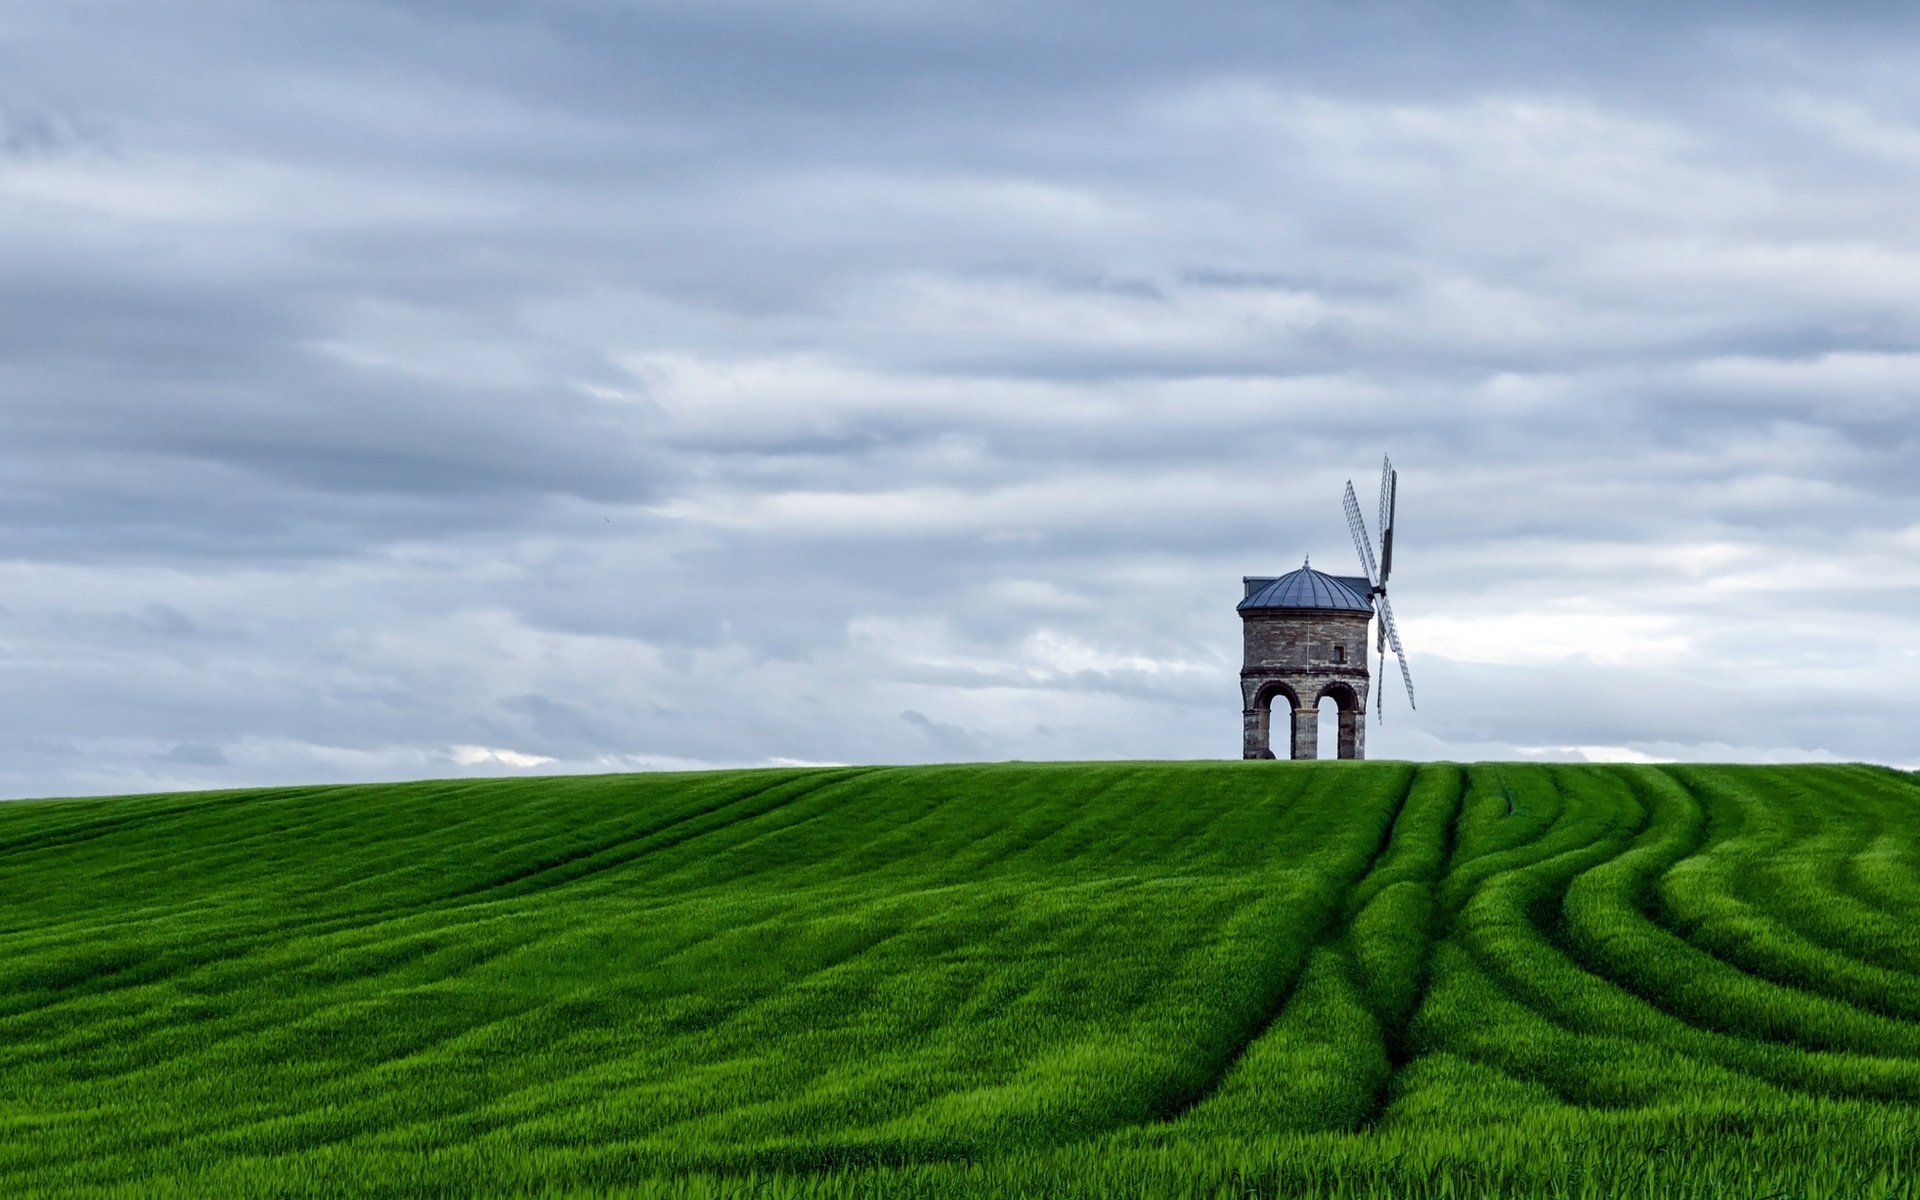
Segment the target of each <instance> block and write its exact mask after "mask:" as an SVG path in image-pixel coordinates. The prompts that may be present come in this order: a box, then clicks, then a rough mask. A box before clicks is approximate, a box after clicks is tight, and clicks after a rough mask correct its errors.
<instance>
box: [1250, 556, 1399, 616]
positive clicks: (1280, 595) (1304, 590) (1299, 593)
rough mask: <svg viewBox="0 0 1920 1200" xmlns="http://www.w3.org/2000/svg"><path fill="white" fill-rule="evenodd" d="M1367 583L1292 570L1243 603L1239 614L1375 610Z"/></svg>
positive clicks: (1336, 576)
mask: <svg viewBox="0 0 1920 1200" xmlns="http://www.w3.org/2000/svg"><path fill="white" fill-rule="evenodd" d="M1369 591H1371V588H1370V587H1369V586H1368V584H1367V581H1366V580H1364V579H1359V578H1348V577H1343V576H1338V575H1328V574H1326V573H1325V572H1323V571H1316V570H1314V569H1313V568H1312V567H1301V568H1300V569H1299V570H1298V571H1289V572H1287V573H1286V574H1285V575H1282V576H1281V577H1280V578H1278V579H1276V580H1274V581H1273V582H1271V583H1269V584H1267V585H1266V586H1265V587H1263V588H1260V589H1259V590H1258V591H1255V592H1254V593H1252V594H1251V595H1249V596H1248V597H1247V598H1246V599H1245V600H1242V601H1241V602H1240V605H1239V611H1241V612H1246V611H1247V610H1248V609H1251V608H1326V609H1333V610H1335V611H1339V612H1363V613H1370V612H1372V611H1373V602H1372V600H1371V598H1370V597H1369V595H1368V592H1369Z"/></svg>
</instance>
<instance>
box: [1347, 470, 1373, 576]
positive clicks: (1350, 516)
mask: <svg viewBox="0 0 1920 1200" xmlns="http://www.w3.org/2000/svg"><path fill="white" fill-rule="evenodd" d="M1347 528H1348V529H1349V530H1350V531H1352V533H1353V548H1354V549H1355V550H1356V551H1358V552H1359V554H1360V565H1361V566H1362V567H1364V568H1366V572H1367V582H1368V583H1370V584H1372V585H1373V586H1374V587H1375V588H1378V587H1379V586H1380V567H1379V564H1377V563H1375V562H1374V561H1373V543H1372V542H1371V541H1370V540H1368V538H1367V521H1366V518H1365V517H1362V516H1361V515H1360V500H1359V498H1358V497H1356V496H1355V495H1354V494H1353V481H1352V480H1351V479H1349V480H1348V481H1347Z"/></svg>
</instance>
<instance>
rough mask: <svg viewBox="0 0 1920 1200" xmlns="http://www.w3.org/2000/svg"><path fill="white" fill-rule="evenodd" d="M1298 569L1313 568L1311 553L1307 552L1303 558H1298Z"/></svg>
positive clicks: (1307, 569)
mask: <svg viewBox="0 0 1920 1200" xmlns="http://www.w3.org/2000/svg"><path fill="white" fill-rule="evenodd" d="M1300 569H1301V570H1302V571H1311V570H1313V555H1311V554H1309V555H1307V556H1306V557H1305V558H1303V559H1301V560H1300Z"/></svg>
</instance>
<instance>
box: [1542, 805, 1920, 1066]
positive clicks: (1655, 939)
mask: <svg viewBox="0 0 1920 1200" xmlns="http://www.w3.org/2000/svg"><path fill="white" fill-rule="evenodd" d="M1624 777H1625V779H1626V781H1627V783H1628V785H1629V786H1631V787H1633V788H1635V790H1636V791H1637V792H1639V794H1640V795H1641V797H1642V799H1643V800H1644V801H1645V803H1647V805H1648V807H1649V809H1650V810H1651V811H1652V812H1653V814H1654V826H1653V828H1654V830H1658V831H1660V832H1659V835H1658V836H1655V837H1652V838H1651V839H1650V840H1647V841H1645V842H1643V843H1642V844H1640V845H1637V846H1635V847H1634V848H1632V849H1631V850H1629V851H1627V852H1626V853H1624V854H1622V855H1621V856H1620V857H1619V858H1617V859H1615V860H1613V861H1612V862H1610V863H1606V864H1603V865H1601V866H1599V867H1596V868H1594V869H1593V870H1591V871H1589V872H1587V873H1586V874H1585V875H1583V876H1582V877H1581V878H1579V879H1577V880H1575V881H1573V883H1572V884H1571V885H1570V886H1569V887H1568V889H1567V893H1566V898H1565V901H1564V903H1563V906H1562V909H1561V922H1560V934H1561V937H1562V939H1563V941H1564V942H1565V943H1566V945H1567V947H1568V949H1569V951H1570V952H1571V953H1573V954H1574V955H1575V956H1576V958H1577V959H1578V960H1579V961H1580V962H1581V964H1582V965H1583V966H1585V967H1586V968H1587V969H1589V970H1591V971H1593V972H1594V973H1596V974H1602V975H1605V976H1607V977H1608V978H1610V979H1611V980H1613V981H1614V982H1615V983H1616V984H1617V985H1619V986H1620V987H1622V988H1624V989H1626V990H1628V991H1631V992H1633V993H1635V994H1636V995H1639V996H1641V997H1642V998H1643V999H1645V1000H1646V1001H1647V1002H1648V1003H1650V1004H1653V1005H1655V1006H1657V1007H1659V1008H1661V1009H1663V1010H1665V1011H1667V1012H1669V1013H1671V1014H1672V1015H1674V1016H1676V1017H1678V1018H1680V1019H1681V1020H1684V1021H1686V1022H1688V1023H1689V1024H1692V1025H1695V1026H1697V1027H1699V1028H1702V1029H1708V1030H1713V1031H1715V1032H1719V1033H1727V1034H1732V1035H1735V1036H1738V1037H1744V1038H1748V1039H1752V1040H1755V1041H1760V1042H1774V1043H1789V1044H1793V1045H1797V1046H1800V1047H1803V1048H1805V1049H1809V1050H1817V1051H1828V1052H1838V1053H1851V1054H1861V1055H1868V1056H1873V1057H1885V1056H1887V1054H1888V1052H1889V1051H1891V1052H1893V1054H1895V1055H1897V1056H1900V1057H1920V1027H1916V1026H1913V1025H1910V1024H1907V1023H1904V1022H1900V1021H1894V1020H1888V1019H1886V1018H1884V1017H1880V1016H1877V1015H1875V1014H1871V1013H1863V1012H1861V1011H1859V1010H1857V1009H1855V1008H1852V1007H1851V1006H1849V1005H1846V1004H1844V1003H1841V1002H1839V1001H1835V1000H1831V999H1827V998H1825V997H1821V996H1816V995H1812V994H1810V993H1807V992H1803V991H1798V990H1796V989H1792V988H1785V987H1781V986H1779V985H1777V984H1774V983H1771V982H1769V981H1767V980H1764V979H1761V978H1758V977H1756V976H1753V975H1749V974H1747V973H1746V972H1743V971H1741V970H1740V969H1739V968H1738V967H1736V966H1734V965H1732V964H1730V963H1728V962H1725V961H1722V960H1720V959H1717V958H1714V957H1712V956H1711V955H1709V954H1707V953H1705V952H1704V951H1702V950H1700V949H1699V948H1697V947H1695V946H1692V945H1690V944H1689V943H1687V942H1685V941H1683V940H1681V939H1680V938H1678V937H1676V936H1674V935H1673V934H1671V933H1669V932H1667V931H1666V930H1663V929H1661V928H1660V927H1659V926H1657V925H1655V924H1654V923H1653V922H1652V921H1651V920H1649V919H1648V917H1647V915H1646V911H1645V908H1646V905H1647V904H1648V902H1649V900H1650V897H1651V895H1652V891H1653V887H1654V884H1655V881H1656V880H1657V879H1658V878H1659V877H1660V875H1661V874H1663V873H1664V872H1665V871H1667V870H1668V869H1669V868H1671V867H1672V866H1673V865H1675V864H1676V863H1679V862H1681V861H1682V860H1685V859H1688V858H1691V857H1693V856H1694V855H1695V854H1697V853H1699V852H1700V850H1701V847H1702V846H1703V845H1704V844H1705V840H1706V837H1707V822H1706V813H1705V806H1704V805H1703V804H1702V802H1701V800H1700V799H1699V797H1697V796H1696V795H1694V793H1693V792H1692V791H1691V790H1690V789H1689V788H1688V787H1687V786H1686V781H1685V779H1684V778H1682V777H1680V776H1677V775H1675V774H1674V773H1672V772H1660V773H1657V774H1656V773H1651V772H1646V771H1642V770H1628V771H1625V772H1624Z"/></svg>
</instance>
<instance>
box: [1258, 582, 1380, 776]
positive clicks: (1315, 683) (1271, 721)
mask: <svg viewBox="0 0 1920 1200" xmlns="http://www.w3.org/2000/svg"><path fill="white" fill-rule="evenodd" d="M1241 619H1242V622H1243V632H1244V634H1245V648H1246V657H1245V660H1244V664H1243V666H1242V667H1241V670H1240V688H1241V695H1242V699H1243V701H1244V703H1243V706H1242V710H1241V711H1242V717H1243V735H1242V736H1243V752H1244V754H1245V756H1246V757H1247V758H1271V757H1278V756H1280V754H1281V751H1283V750H1284V751H1286V752H1287V755H1288V756H1290V757H1293V758H1315V757H1318V755H1319V701H1320V698H1321V696H1322V695H1323V694H1324V693H1325V692H1326V691H1327V689H1328V688H1329V687H1330V686H1332V685H1335V684H1340V685H1344V686H1343V687H1339V688H1336V689H1335V691H1336V693H1337V694H1336V697H1335V698H1336V699H1337V700H1341V701H1344V703H1342V704H1341V712H1340V736H1339V738H1338V744H1339V750H1340V756H1341V757H1342V758H1349V757H1350V758H1364V757H1366V711H1367V692H1368V684H1369V682H1370V680H1369V676H1368V672H1367V634H1368V632H1369V630H1370V619H1371V614H1368V613H1351V612H1335V611H1327V610H1320V609H1273V610H1255V611H1253V612H1247V613H1242V614H1241ZM1280 688H1284V689H1285V691H1284V692H1281V693H1280V694H1279V696H1278V698H1277V699H1274V698H1271V696H1272V693H1274V692H1275V691H1278V690H1279V689H1280ZM1287 692H1290V693H1291V695H1292V698H1293V700H1296V701H1298V705H1297V707H1294V706H1293V705H1292V704H1291V703H1290V702H1289V699H1288V696H1287V694H1286V693H1287ZM1349 693H1350V694H1349ZM1269 705H1272V706H1273V707H1274V708H1277V709H1278V711H1272V709H1270V708H1269ZM1289 708H1292V711H1291V712H1289V711H1288V709H1289ZM1276 739H1277V740H1278V741H1279V742H1280V745H1279V746H1277V747H1276V746H1274V745H1273V742H1274V741H1275V740H1276Z"/></svg>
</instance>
